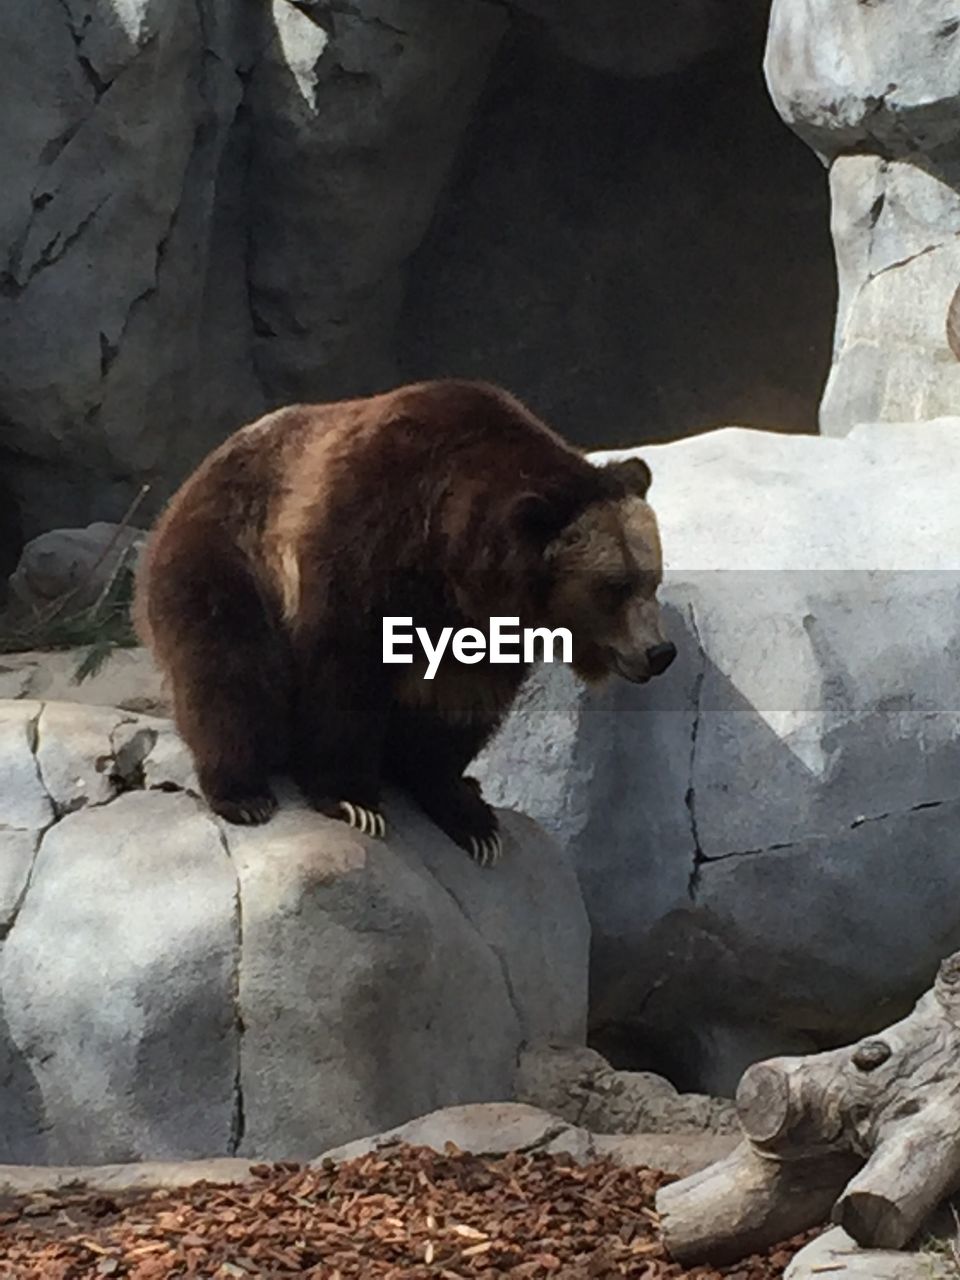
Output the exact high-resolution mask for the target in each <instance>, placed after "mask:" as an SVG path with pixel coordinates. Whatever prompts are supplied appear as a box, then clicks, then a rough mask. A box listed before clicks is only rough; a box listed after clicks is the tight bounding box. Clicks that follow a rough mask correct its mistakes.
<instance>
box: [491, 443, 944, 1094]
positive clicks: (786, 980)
mask: <svg viewBox="0 0 960 1280" xmlns="http://www.w3.org/2000/svg"><path fill="white" fill-rule="evenodd" d="M598 456H599V455H598ZM642 456H643V457H644V458H645V459H647V461H648V462H649V463H650V465H651V467H652V470H653V476H654V483H653V489H652V491H651V499H652V501H653V504H654V506H655V509H656V511H657V513H658V516H659V519H660V525H661V532H662V537H663V544H664V548H665V556H666V562H667V563H666V578H665V584H664V588H663V590H662V593H661V596H662V599H663V601H664V605H665V620H666V627H667V631H668V633H669V635H670V636H671V638H672V639H673V640H674V641H675V642H676V644H677V645H678V648H679V656H678V658H677V661H676V662H675V664H674V665H673V667H672V668H671V669H670V671H669V672H668V673H667V674H666V675H665V676H663V677H661V678H660V679H658V680H655V681H653V682H651V683H650V684H649V685H647V686H645V687H642V688H638V687H633V686H630V685H627V684H625V683H623V682H614V681H611V682H610V683H609V684H608V685H607V686H606V687H605V688H603V689H601V690H600V691H596V692H589V691H587V690H585V689H583V688H582V687H580V686H579V685H577V683H576V682H575V681H574V680H573V678H572V677H571V676H570V674H569V673H568V672H567V671H565V670H564V669H562V668H553V669H551V668H545V669H544V670H543V671H542V672H540V673H538V675H537V676H536V677H535V678H534V680H533V682H532V683H531V684H530V685H529V687H528V688H527V689H526V690H525V692H524V694H523V696H522V700H521V703H520V705H519V706H518V708H517V709H516V711H515V713H514V715H513V716H512V717H511V719H510V720H509V721H508V723H507V724H506V726H505V727H504V730H503V732H502V733H501V735H500V736H499V738H498V739H497V740H496V741H495V742H494V743H493V744H491V747H490V749H489V750H488V752H487V753H486V756H485V758H484V759H483V761H482V762H481V763H482V767H481V768H480V769H479V770H478V772H479V773H480V775H481V776H482V777H483V780H484V784H485V788H486V791H487V793H488V794H489V795H490V796H491V798H492V799H493V800H494V802H495V803H499V804H504V805H509V806H511V807H516V808H519V809H521V810H523V811H524V812H526V813H529V814H530V815H531V816H532V817H533V818H535V819H537V820H538V821H539V822H541V823H542V824H543V825H544V826H546V827H547V828H548V830H551V831H552V832H553V833H554V834H555V835H556V836H558V837H559V839H560V840H561V841H562V842H563V844H564V845H565V847H566V848H567V849H568V850H570V851H571V852H572V854H573V856H574V858H575V860H576V864H577V867H578V871H579V874H580V879H581V884H582V886H583V889H584V894H585V897H586V901H587V907H588V911H589V913H590V916H591V923H592V927H593V960H592V979H591V983H592V992H591V1020H592V1024H593V1029H594V1033H595V1034H596V1035H597V1036H598V1037H599V1040H598V1044H599V1047H601V1048H603V1049H605V1050H606V1051H607V1053H608V1056H611V1057H614V1059H615V1055H614V1054H613V1052H612V1045H613V1044H614V1043H618V1044H621V1045H622V1043H623V1040H624V1037H625V1038H626V1042H627V1044H628V1048H629V1051H630V1054H631V1059H630V1063H629V1065H632V1066H642V1067H645V1068H651V1069H653V1070H658V1071H661V1072H664V1073H665V1074H667V1075H669V1077H670V1079H671V1080H673V1081H674V1083H675V1084H677V1085H678V1086H680V1087H682V1088H685V1089H698V1090H703V1091H705V1092H707V1093H714V1094H717V1093H719V1094H722V1093H727V1092H732V1090H733V1088H734V1087H735V1085H736V1082H737V1080H738V1078H739V1076H740V1074H741V1071H742V1070H743V1068H744V1067H745V1066H746V1065H748V1063H749V1062H751V1061H754V1060H756V1059H757V1058H760V1057H765V1056H769V1055H772V1054H774V1053H781V1052H790V1051H805V1050H810V1049H812V1048H816V1047H818V1046H820V1045H822V1044H827V1043H842V1042H846V1041H848V1040H850V1039H853V1038H856V1037H857V1036H859V1035H861V1034H863V1033H866V1032H867V1031H869V1030H871V1029H874V1028H876V1027H880V1026H883V1025H885V1023H887V1022H889V1021H891V1020H892V1019H893V1018H895V1017H896V1016H897V1015H898V1011H899V1010H900V1008H901V1007H909V1004H910V1003H911V1002H912V1001H913V1000H914V999H915V998H916V997H917V996H918V995H919V994H920V992H921V991H922V990H923V989H924V988H925V987H926V986H927V985H928V984H929V981H930V977H931V974H932V973H933V972H934V970H935V967H936V964H937V962H938V960H939V959H940V958H941V957H942V956H943V955H945V954H947V953H948V952H949V951H950V950H951V949H954V948H956V947H957V946H960V917H958V914H957V911H956V904H955V900H954V895H953V893H952V892H951V891H950V887H949V886H951V885H952V884H953V883H954V882H955V876H956V866H957V858H958V857H960V647H958V644H957V635H958V634H960V507H958V505H957V502H956V493H955V489H956V475H957V474H958V469H960V419H956V418H952V419H944V420H942V421H939V422H930V423H925V424H923V426H922V427H921V426H917V425H910V426H894V425H892V424H884V425H882V426H870V427H861V428H858V429H856V430H855V431H854V432H852V433H851V434H850V435H849V436H848V437H846V438H844V439H839V440H838V439H824V438H817V437H789V436H781V435H774V434H767V433H761V432H755V431H748V430H743V429H737V428H731V429H727V430H723V431H718V432H714V433H712V434H709V435H704V436H699V437H695V438H693V439H689V440H684V441H678V442H675V443H673V444H669V445H662V446H656V447H650V448H646V449H644V450H642ZM608 1037H609V1039H608ZM615 1060H616V1059H615ZM621 1065H623V1064H622V1063H621Z"/></svg>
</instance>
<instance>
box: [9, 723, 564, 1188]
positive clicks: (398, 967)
mask: <svg viewBox="0 0 960 1280" xmlns="http://www.w3.org/2000/svg"><path fill="white" fill-rule="evenodd" d="M195 790H196V782H195V779H194V777H193V770H192V766H191V763H190V760H189V756H188V755H187V753H186V751H185V749H184V747H183V745H182V744H181V743H180V741H179V739H178V738H177V737H176V735H175V734H174V732H173V730H172V728H171V726H170V724H169V722H168V721H165V720H162V719H156V718H151V717H147V716H138V715H135V714H132V713H129V712H124V711H122V710H114V709H112V708H103V707H101V708H91V707H87V706H83V705H79V704H66V703H55V702H52V703H36V702H29V701H18V702H8V703H0V1159H5V1160H8V1161H26V1162H34V1163H57V1162H60V1163H64V1162H71V1163H82V1162H92V1161H119V1160H131V1159H141V1158H154V1159H162V1160H169V1159H177V1158H188V1157H199V1156H216V1155H235V1154H240V1155H250V1156H268V1157H269V1156H273V1157H281V1156H287V1157H298V1156H300V1157H302V1156H312V1155H315V1154H316V1153H317V1151H318V1150H322V1149H323V1148H324V1147H326V1146H329V1145H331V1144H333V1143H338V1142H343V1141H345V1140H348V1139H351V1138H354V1137H357V1136H359V1135H362V1134H364V1133H369V1132H372V1131H376V1130H378V1129H382V1128H384V1127H387V1126H390V1125H395V1124H398V1123H401V1122H403V1121H405V1120H408V1119H409V1118H410V1117H411V1116H414V1115H417V1114H421V1113H423V1112H427V1111H431V1110H434V1109H435V1108H437V1107H442V1106H446V1105H449V1104H454V1103H461V1102H472V1101H486V1100H493V1099H502V1098H509V1097H510V1096H511V1095H512V1090H513V1086H514V1073H515V1068H516V1060H517V1054H518V1051H519V1048H520V1046H521V1044H523V1043H525V1042H527V1041H529V1040H534V1039H541V1038H549V1039H554V1040H559V1041H561V1042H574V1043H575V1042H578V1041H582V1038H583V1034H584V1029H585V1020H586V971H587V947H588V926H587V921H586V916H585V912H584V908H583V903H582V899H581V897H580V891H579V888H578V885H577V881H576V876H575V874H574V871H573V868H572V866H571V865H570V863H569V862H568V861H567V860H566V858H565V857H564V856H563V855H562V854H561V853H560V851H559V850H558V848H557V846H556V845H555V844H554V843H553V842H552V841H551V840H549V839H548V838H547V837H546V836H545V835H544V834H543V832H542V831H540V830H539V829H538V828H536V827H535V826H534V824H533V823H531V822H530V821H529V820H527V819H524V818H522V817H520V816H519V815H510V814H505V815H504V816H503V823H504V833H505V858H504V862H503V864H502V865H501V866H500V867H498V868H497V870H496V871H494V872H484V871H482V870H481V869H480V868H478V867H476V866H475V865H474V864H473V863H471V862H470V860H469V859H467V858H466V857H465V856H464V855H463V854H462V853H460V852H459V851H457V850H456V849H455V848H454V846H452V845H451V844H450V843H449V842H448V841H447V840H446V839H445V838H443V837H441V836H440V835H439V833H438V832H437V831H436V829H435V828H433V827H432V826H430V825H429V824H428V823H427V821H426V820H425V819H424V818H423V817H422V816H421V815H420V814H419V813H415V812H413V811H412V810H411V809H410V808H409V807H408V806H406V805H405V804H404V803H403V801H402V800H401V799H399V798H395V799H391V800H389V801H388V804H387V806H386V807H387V814H388V820H389V822H390V824H391V833H390V839H389V840H388V841H387V842H383V843H381V842H377V841H369V840H367V839H365V838H364V837H361V836H359V835H356V834H354V833H352V832H350V831H349V830H348V829H347V828H346V827H345V826H343V825H342V824H339V823H334V822H331V821H329V820H327V819H323V818H320V817H319V816H318V815H317V814H315V813H313V812H312V811H309V810H307V809H306V808H305V807H304V806H303V805H302V803H300V802H298V801H297V800H296V799H295V798H294V797H289V799H288V801H287V803H286V804H285V805H284V806H283V808H282V809H281V811H280V813H279V814H278V815H277V816H276V817H275V818H274V820H273V821H272V822H271V823H270V824H269V825H268V826H266V827H263V828H258V829H255V830H253V829H241V828H234V827H230V826H228V825H226V824H223V823H221V822H220V821H218V820H217V819H215V818H214V817H213V816H212V815H211V814H210V812H209V810H208V809H207V808H206V806H205V805H204V804H203V803H202V802H201V801H199V800H198V799H197V797H196V794H195Z"/></svg>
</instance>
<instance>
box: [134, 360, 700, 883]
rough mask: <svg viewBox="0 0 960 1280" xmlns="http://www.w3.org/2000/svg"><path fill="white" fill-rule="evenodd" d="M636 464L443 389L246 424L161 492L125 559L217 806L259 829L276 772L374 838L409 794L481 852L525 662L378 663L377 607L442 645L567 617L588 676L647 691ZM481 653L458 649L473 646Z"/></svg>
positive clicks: (576, 663) (658, 659)
mask: <svg viewBox="0 0 960 1280" xmlns="http://www.w3.org/2000/svg"><path fill="white" fill-rule="evenodd" d="M649 484H650V472H649V470H648V469H647V466H646V464H645V463H643V462H641V461H639V460H637V459H629V460H627V461H622V462H614V463H611V464H609V465H607V466H604V467H598V466H594V465H593V464H592V463H590V462H589V461H588V460H587V459H586V458H585V457H584V456H583V455H582V453H580V452H578V451H577V450H576V449H574V448H572V447H570V446H569V445H567V444H566V443H565V442H564V441H562V440H561V439H560V438H559V437H558V436H557V435H555V434H554V433H553V432H552V431H551V430H550V429H549V428H548V427H546V426H545V425H544V424H543V423H542V422H540V421H539V420H538V419H537V418H536V417H535V416H534V415H533V414H532V413H531V412H529V411H528V410H527V409H526V408H525V407H524V406H523V405H521V404H520V403H519V402H518V401H517V400H515V399H514V398H513V397H512V396H510V395H508V394H507V393H506V392H505V391H502V390H499V389H498V388H496V387H492V386H488V385H486V384H482V383H474V382H464V381H455V380H444V381H436V382H425V383H420V384H417V385H415V386H407V387H402V388H400V389H399V390H396V391H392V392H389V393H387V394H384V395H378V396H373V397H370V398H366V399H357V400H349V401H344V402H340V403H337V404H328V405H294V406H291V407H289V408H284V409H280V410H277V411H276V412H274V413H270V414H268V415H267V416H266V417H264V418H261V419H260V420H259V421H258V422H254V423H253V424H252V425H250V426H247V427H244V428H243V429H242V430H240V431H237V432H236V433H235V434H234V435H232V436H231V437H230V438H229V439H227V440H226V441H225V442H224V443H223V444H222V445H221V446H220V447H219V448H218V449H216V450H215V451H214V452H213V453H212V454H211V455H210V456H209V457H208V458H207V459H206V460H205V461H204V462H203V463H202V464H201V465H200V467H199V468H198V469H197V470H196V471H195V472H194V474H193V475H192V476H190V477H189V479H188V480H187V481H186V482H185V483H184V484H183V486H182V487H181V488H180V490H179V491H178V492H177V493H176V494H175V495H174V497H173V499H172V500H171V502H170V504H169V506H168V507H167V509H166V511H165V512H164V514H163V515H162V516H161V518H160V520H159V522H158V524H157V527H156V529H155V531H154V532H153V534H152V536H151V538H150V541H149V544H148V547H147V549H146V551H145V553H144V555H143V557H142V559H141V568H140V571H139V575H138V584H137V603H136V614H137V620H138V628H139V631H140V634H141V637H142V638H143V640H144V641H145V642H146V643H148V644H149V645H150V646H151V648H152V649H153V652H154V654H155V656H156V658H157V661H158V663H159V666H160V668H161V670H162V671H163V672H164V673H165V674H166V676H167V678H168V681H169V684H170V686H171V689H172V693H173V698H174V712H175V717H176V721H177V725H178V727H179V729H180V732H181V734H182V736H183V738H184V739H185V741H186V743H187V745H188V746H189V748H190V749H191V752H192V754H193V757H194V760H195V762H196V767H197V773H198V777H199V782H200V786H201V788H202V790H203V793H204V795H205V797H206V799H207V801H208V803H209V804H210V806H211V808H212V809H213V810H214V811H215V812H216V813H218V814H220V815H221V816H222V817H224V818H226V819H227V820H229V821H231V822H240V823H258V822H265V821H266V820H267V819H268V818H269V817H270V816H271V814H272V813H273V811H274V809H275V808H276V800H275V798H274V795H273V793H272V791H271V789H270V781H269V779H270V775H271V774H272V773H281V772H285V773H287V774H289V775H290V776H291V777H292V778H293V780H294V781H295V782H296V783H297V785H298V786H299V787H300V789H301V791H302V792H303V793H304V795H305V797H306V798H307V799H308V801H309V802H310V803H311V804H312V805H314V806H315V807H316V808H317V809H318V810H319V811H320V812H321V813H324V814H328V815H330V816H332V817H338V818H341V819H343V820H345V821H347V822H349V823H350V824H351V825H353V826H355V827H358V828H359V829H360V830H361V831H363V832H365V833H366V834H371V835H382V834H383V831H384V823H383V818H382V816H381V814H380V811H379V805H380V791H381V783H382V782H388V783H392V784H394V785H397V786H399V787H401V788H403V789H404V790H406V791H407V792H408V793H409V794H410V795H411V796H412V797H413V798H414V799H415V800H416V801H417V802H418V804H419V805H420V806H421V808H422V809H423V810H424V811H425V812H426V813H427V814H428V815H429V817H430V818H432V819H433V821H434V822H435V823H436V824H437V825H438V826H439V827H441V828H442V830H443V831H445V832H446V833H447V835H448V836H450V838H451V839H452V840H454V841H455V842H456V843H457V844H458V845H460V846H461V847H462V848H464V849H465V850H467V852H468V853H470V854H471V856H472V857H473V858H475V859H476V860H477V861H479V862H481V863H488V862H492V861H495V860H496V858H497V857H498V856H499V852H500V842H499V838H498V836H497V819H496V816H495V814H494V812H493V810H492V809H491V808H490V807H489V806H488V805H487V804H486V803H485V802H484V800H483V798H482V796H481V793H480V787H479V785H478V784H477V783H476V782H475V780H473V779H471V778H468V777H464V771H465V769H466V768H467V766H468V765H469V764H470V762H471V761H472V760H473V759H474V757H475V756H476V755H477V754H478V752H479V751H480V750H481V748H482V747H483V746H484V744H485V743H486V742H487V741H488V739H489V738H490V737H491V735H492V734H493V732H494V731H495V730H496V729H497V727H498V725H499V724H500V723H501V721H502V720H503V718H504V716H505V714H506V712H507V711H508V710H509V708H510V705H511V703H512V702H513V700H514V697H515V695H516V693H517V691H518V689H519V687H520V685H521V683H522V681H523V679H524V677H525V676H526V674H527V672H528V670H529V663H527V662H524V661H516V662H513V663H511V664H509V665H508V664H505V663H494V662H491V661H489V657H488V656H486V657H483V658H482V659H481V660H480V661H472V662H471V663H470V665H467V664H466V662H465V661H460V660H458V659H457V658H456V657H455V656H454V655H453V654H451V653H450V651H449V650H447V651H445V653H444V656H443V658H442V660H441V661H440V663H439V666H438V667H437V668H436V670H435V675H434V678H432V679H426V678H424V677H425V675H426V674H427V672H426V667H427V662H426V658H425V657H422V656H421V657H420V658H418V657H417V656H416V654H413V655H411V656H413V659H414V661H413V663H412V665H396V664H394V663H387V662H385V661H384V647H383V633H384V622H383V620H384V618H397V617H399V618H405V619H407V620H412V624H413V626H419V627H423V628H425V629H426V632H427V633H428V634H429V635H430V636H431V637H435V636H437V635H438V634H439V633H440V632H441V631H442V629H443V628H446V627H451V628H453V629H454V630H459V629H461V628H468V627H472V628H477V629H478V630H481V631H485V630H487V629H488V628H489V626H490V620H491V618H493V617H498V616H499V617H511V618H514V619H519V621H520V625H521V626H522V627H524V628H535V627H546V628H549V629H556V628H567V629H568V631H569V632H570V634H571V638H572V665H573V668H574V670H575V671H576V672H577V673H578V674H579V675H580V676H582V677H583V678H585V679H587V680H598V679H602V678H603V677H605V676H606V675H608V674H609V673H611V672H616V673H618V674H619V675H621V676H625V677H626V678H627V679H628V680H634V681H640V682H643V681H646V680H647V679H649V678H650V676H652V675H657V674H660V673H661V672H662V671H664V670H665V669H666V668H667V667H668V666H669V664H670V662H671V661H672V659H673V657H674V655H675V649H674V646H673V645H672V644H671V643H670V642H669V641H667V640H666V639H665V638H664V636H663V634H662V632H661V627H660V616H659V608H658V605H657V601H656V591H657V587H658V585H659V582H660V576H661V553H660V543H659V538H658V533H657V525H656V521H655V518H654V515H653V512H652V510H651V509H650V507H649V506H648V505H647V503H646V502H645V497H646V493H647V488H648V486H649ZM475 656H476V655H474V657H475Z"/></svg>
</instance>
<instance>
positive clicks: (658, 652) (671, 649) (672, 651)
mask: <svg viewBox="0 0 960 1280" xmlns="http://www.w3.org/2000/svg"><path fill="white" fill-rule="evenodd" d="M676 656H677V646H676V645H675V644H673V643H672V642H671V641H670V640H664V642H663V643H662V644H655V645H653V646H652V647H651V648H650V649H648V650H647V662H649V663H650V674H651V675H654V676H662V675H663V673H664V672H665V671H666V669H667V667H669V665H670V663H671V662H672V661H673V660H674V658H675V657H676Z"/></svg>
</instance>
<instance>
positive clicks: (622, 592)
mask: <svg viewBox="0 0 960 1280" xmlns="http://www.w3.org/2000/svg"><path fill="white" fill-rule="evenodd" d="M635 590H636V582H635V581H634V580H633V578H627V577H623V578H606V579H605V580H604V581H603V582H601V583H600V584H599V586H598V587H597V598H598V600H599V602H600V604H601V606H602V607H603V608H604V609H619V608H620V607H621V606H622V605H625V604H626V603H627V601H628V600H629V599H630V597H631V595H632V594H633V592H634V591H635Z"/></svg>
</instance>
